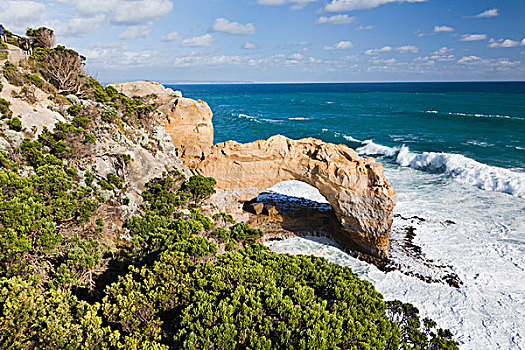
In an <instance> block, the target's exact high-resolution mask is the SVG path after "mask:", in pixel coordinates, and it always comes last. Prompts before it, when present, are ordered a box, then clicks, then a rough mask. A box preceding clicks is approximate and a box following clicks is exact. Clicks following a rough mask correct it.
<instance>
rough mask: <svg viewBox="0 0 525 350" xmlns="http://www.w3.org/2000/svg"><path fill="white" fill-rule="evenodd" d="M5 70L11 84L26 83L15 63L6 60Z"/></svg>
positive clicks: (5, 75)
mask: <svg viewBox="0 0 525 350" xmlns="http://www.w3.org/2000/svg"><path fill="white" fill-rule="evenodd" d="M3 72H4V77H5V78H6V79H7V81H8V82H10V83H11V84H13V85H15V86H22V85H24V80H23V78H22V76H21V74H20V72H19V71H18V69H17V68H16V67H15V65H14V64H12V63H11V62H9V61H5V63H4V68H3Z"/></svg>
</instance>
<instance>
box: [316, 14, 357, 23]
mask: <svg viewBox="0 0 525 350" xmlns="http://www.w3.org/2000/svg"><path fill="white" fill-rule="evenodd" d="M352 22H355V17H350V16H348V15H347V14H344V15H333V16H330V17H326V16H321V17H319V18H318V19H317V21H315V23H317V24H326V23H329V24H348V23H352Z"/></svg>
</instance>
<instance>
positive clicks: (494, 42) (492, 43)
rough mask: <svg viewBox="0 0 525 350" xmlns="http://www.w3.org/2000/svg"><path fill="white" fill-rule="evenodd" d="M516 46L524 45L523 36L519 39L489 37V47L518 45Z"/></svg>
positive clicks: (524, 39)
mask: <svg viewBox="0 0 525 350" xmlns="http://www.w3.org/2000/svg"><path fill="white" fill-rule="evenodd" d="M518 46H525V38H523V39H522V40H521V41H517V40H512V39H499V40H495V39H490V42H489V47H492V48H496V47H518Z"/></svg>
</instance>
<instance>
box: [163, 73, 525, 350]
mask: <svg viewBox="0 0 525 350" xmlns="http://www.w3.org/2000/svg"><path fill="white" fill-rule="evenodd" d="M169 87H171V88H173V89H175V90H180V91H182V93H183V95H184V96H186V97H191V98H195V99H202V100H204V101H206V102H208V104H209V105H210V107H211V108H212V110H213V112H214V118H213V123H214V126H215V142H222V141H226V140H230V139H233V140H236V141H239V142H250V141H254V140H257V139H265V138H268V137H269V136H271V135H274V134H282V135H285V136H288V137H290V138H302V137H316V138H320V139H322V140H324V141H328V142H334V143H344V144H347V145H348V146H350V147H352V148H354V149H356V150H357V152H358V153H360V154H362V155H370V156H374V157H376V158H377V159H378V160H379V161H381V162H382V163H383V165H384V169H385V175H386V177H387V178H388V180H389V181H390V182H391V183H392V184H393V186H394V188H395V189H396V191H397V204H396V208H395V210H394V212H395V214H398V215H396V217H395V218H394V223H393V230H392V238H393V240H392V251H391V254H392V259H393V260H395V261H396V262H397V263H399V264H400V265H402V266H404V268H406V269H407V270H410V271H414V272H417V273H419V274H422V275H427V276H435V277H437V278H439V276H440V275H443V274H446V273H449V272H453V273H455V274H456V275H457V276H459V278H460V279H461V280H462V282H463V284H462V286H461V287H460V288H457V289H455V288H451V287H450V286H447V285H445V284H440V283H431V284H429V283H425V282H423V281H421V280H420V279H417V278H415V277H411V276H407V275H406V274H403V273H400V272H399V271H394V272H389V273H384V272H381V271H379V270H377V269H376V268H375V267H374V266H372V265H369V264H366V263H364V262H361V261H359V260H357V259H354V258H353V257H351V256H350V255H348V254H346V253H344V252H343V251H342V250H340V249H338V248H337V247H336V246H334V244H333V242H332V243H330V241H329V240H320V241H319V240H316V239H314V238H300V237H297V238H293V239H290V240H285V241H282V242H272V243H271V244H269V245H271V248H272V249H273V250H275V251H278V252H286V253H292V254H315V255H319V256H323V257H325V258H327V259H329V260H330V261H332V262H336V263H338V264H342V265H347V266H350V267H352V269H353V270H354V271H356V272H357V273H358V274H359V275H360V276H361V277H362V278H365V279H368V280H370V281H371V282H373V283H374V285H375V286H376V288H377V289H378V290H379V291H380V292H381V293H383V295H384V296H385V298H386V299H401V300H403V301H406V302H411V303H413V304H415V305H416V306H417V307H418V308H419V309H420V310H421V313H422V314H423V315H425V316H430V317H432V318H434V319H436V321H437V322H438V324H439V325H440V326H442V327H447V328H450V329H451V330H452V331H453V332H454V334H455V335H456V339H457V340H458V341H459V342H460V344H461V348H462V349H525V302H524V300H525V283H524V282H523V281H525V82H514V83H512V82H509V83H392V84H390V83H385V84H260V85H257V84H242V85H169ZM273 191H275V192H278V193H282V194H286V195H292V196H297V197H305V198H318V195H319V194H318V193H317V194H315V193H311V192H312V191H314V190H313V189H308V188H305V187H304V186H301V185H299V184H297V183H293V182H289V183H281V184H279V185H278V186H277V187H275V188H274V189H273ZM413 216H418V217H422V218H424V219H425V221H424V222H419V223H417V222H414V221H413V220H412V221H410V220H408V221H407V220H405V219H402V218H410V217H413ZM446 220H450V221H452V222H454V224H453V225H448V224H444V222H446ZM407 224H410V225H412V226H414V227H415V228H416V231H415V233H416V237H415V239H414V243H415V244H417V245H419V246H420V247H421V249H422V255H423V256H424V257H425V258H426V259H431V260H432V261H433V262H434V264H435V266H438V265H441V266H449V268H450V270H440V269H439V268H429V267H428V266H426V265H424V264H421V262H419V261H418V260H417V259H413V258H412V257H410V256H409V255H407V254H406V253H405V252H404V251H403V249H402V244H399V242H401V243H402V239H403V236H402V235H400V234H398V233H397V232H402V229H403V227H405V226H406V225H407ZM447 269H448V268H447Z"/></svg>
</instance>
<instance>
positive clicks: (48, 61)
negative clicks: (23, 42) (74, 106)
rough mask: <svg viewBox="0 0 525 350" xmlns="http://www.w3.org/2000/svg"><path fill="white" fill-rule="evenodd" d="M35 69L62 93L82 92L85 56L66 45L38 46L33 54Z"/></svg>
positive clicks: (32, 59)
mask: <svg viewBox="0 0 525 350" xmlns="http://www.w3.org/2000/svg"><path fill="white" fill-rule="evenodd" d="M31 61H32V64H33V66H34V69H35V70H36V71H38V72H39V73H40V74H41V75H42V77H44V79H46V80H47V81H48V82H49V83H51V84H52V85H53V86H55V87H56V88H57V89H58V91H59V92H60V93H64V94H67V93H72V94H76V93H80V91H81V89H82V87H83V86H84V82H85V81H86V79H85V75H84V70H83V67H84V61H85V57H83V56H80V55H79V54H78V53H77V52H76V51H74V50H71V49H67V48H65V47H64V46H57V47H55V48H50V47H48V46H43V47H41V48H36V49H35V50H34V52H33V55H32V56H31Z"/></svg>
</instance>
